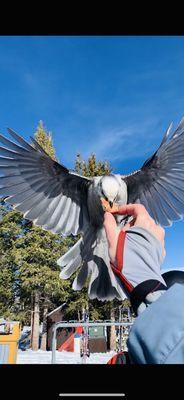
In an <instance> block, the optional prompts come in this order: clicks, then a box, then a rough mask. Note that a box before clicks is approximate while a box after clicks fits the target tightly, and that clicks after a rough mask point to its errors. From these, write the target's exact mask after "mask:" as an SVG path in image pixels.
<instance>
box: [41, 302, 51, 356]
mask: <svg viewBox="0 0 184 400" xmlns="http://www.w3.org/2000/svg"><path fill="white" fill-rule="evenodd" d="M48 306H49V305H48V299H45V302H44V306H43V330H42V339H41V346H40V348H41V350H43V351H45V350H47V314H48Z"/></svg>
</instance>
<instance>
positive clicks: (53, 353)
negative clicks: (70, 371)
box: [51, 324, 58, 364]
mask: <svg viewBox="0 0 184 400" xmlns="http://www.w3.org/2000/svg"><path fill="white" fill-rule="evenodd" d="M57 328H58V327H57V326H56V324H55V325H54V327H53V331H52V361H51V363H52V364H56V332H57Z"/></svg>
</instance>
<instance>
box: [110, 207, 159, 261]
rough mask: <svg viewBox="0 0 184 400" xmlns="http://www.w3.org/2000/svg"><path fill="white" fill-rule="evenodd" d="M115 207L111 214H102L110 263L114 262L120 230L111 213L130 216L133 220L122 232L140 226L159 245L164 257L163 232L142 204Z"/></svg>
mask: <svg viewBox="0 0 184 400" xmlns="http://www.w3.org/2000/svg"><path fill="white" fill-rule="evenodd" d="M115 207H116V208H115V210H111V212H105V214H104V228H105V231H106V235H107V240H108V245H109V256H110V259H111V261H112V262H114V261H115V258H116V247H117V242H118V236H119V232H120V229H119V228H118V227H117V224H116V220H115V218H114V217H113V215H112V214H113V213H114V214H119V215H130V216H132V217H133V220H132V221H131V222H129V223H127V224H126V225H125V226H124V227H123V229H122V230H123V231H127V230H128V229H130V227H131V226H140V227H142V228H144V229H147V230H148V231H149V232H150V233H152V235H153V236H155V237H156V239H157V240H158V241H159V242H160V243H161V245H162V247H163V255H164V256H165V244H164V237H165V231H164V229H163V228H162V227H161V226H159V225H157V224H156V223H155V221H154V220H153V218H151V217H150V215H149V214H148V212H147V211H146V209H145V207H144V206H143V205H142V204H127V205H124V206H115Z"/></svg>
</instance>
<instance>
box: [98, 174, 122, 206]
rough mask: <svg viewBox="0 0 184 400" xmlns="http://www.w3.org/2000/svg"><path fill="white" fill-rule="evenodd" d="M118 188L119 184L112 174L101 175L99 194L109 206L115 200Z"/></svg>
mask: <svg viewBox="0 0 184 400" xmlns="http://www.w3.org/2000/svg"><path fill="white" fill-rule="evenodd" d="M119 188H120V185H119V183H118V181H117V179H116V178H115V177H114V176H113V175H112V176H111V175H110V176H103V177H102V178H101V180H100V196H101V198H103V199H105V200H106V201H108V203H109V205H110V207H111V208H112V207H113V204H114V202H115V201H116V200H117V196H118V192H119Z"/></svg>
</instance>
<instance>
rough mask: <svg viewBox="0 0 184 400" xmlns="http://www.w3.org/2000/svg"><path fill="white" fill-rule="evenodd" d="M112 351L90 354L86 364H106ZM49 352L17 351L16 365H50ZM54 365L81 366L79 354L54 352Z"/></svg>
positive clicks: (50, 354)
mask: <svg viewBox="0 0 184 400" xmlns="http://www.w3.org/2000/svg"><path fill="white" fill-rule="evenodd" d="M114 354H115V352H114V351H109V352H107V353H91V354H90V357H87V360H86V364H107V362H108V361H109V360H110V358H111V357H113V355H114ZM51 358H52V352H51V351H42V350H38V351H32V350H25V351H22V350H18V355H17V364H51ZM56 364H82V357H80V354H78V353H74V352H69V351H56Z"/></svg>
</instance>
